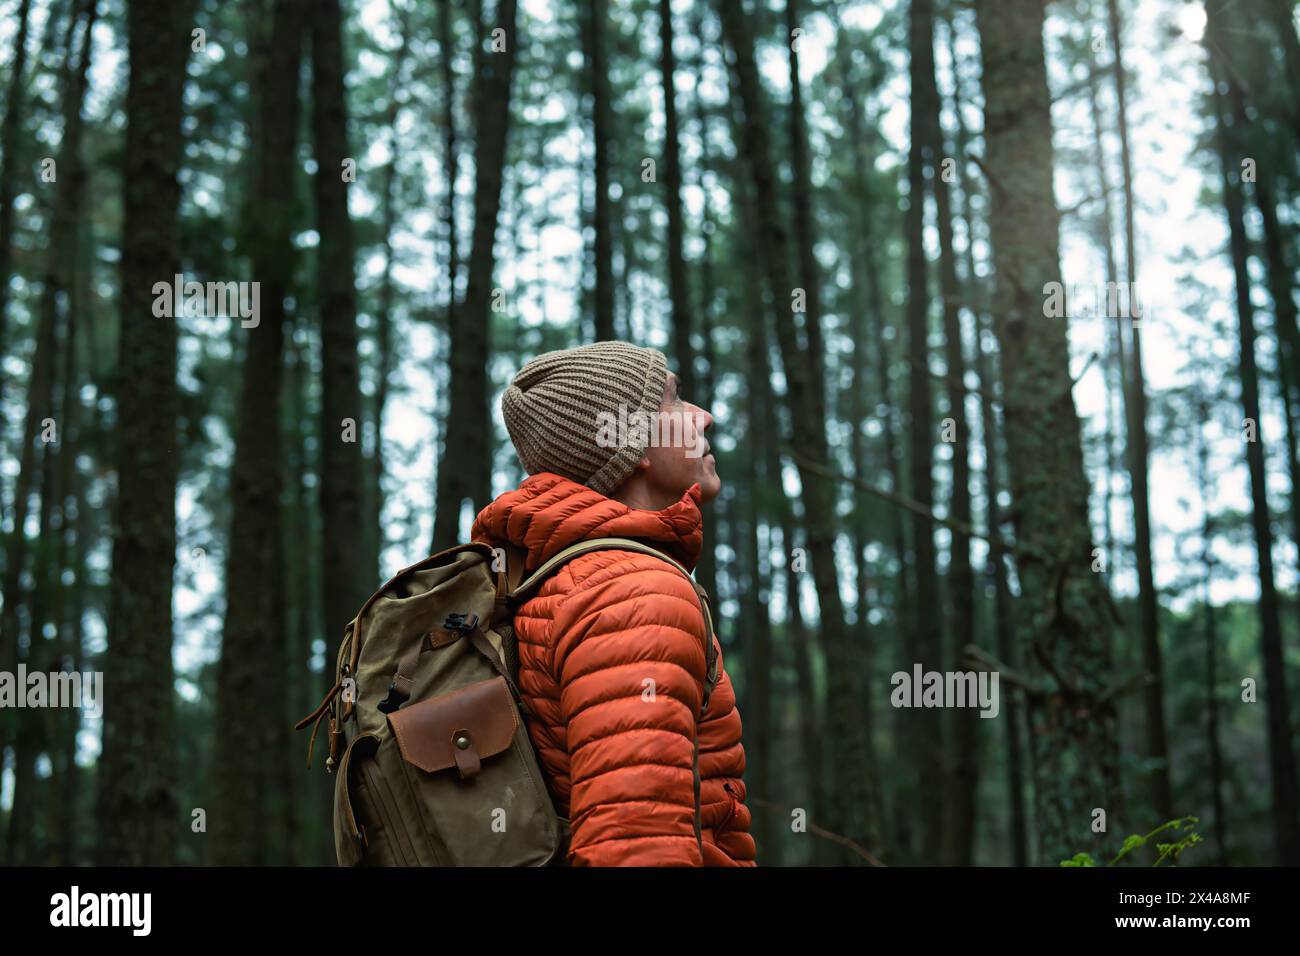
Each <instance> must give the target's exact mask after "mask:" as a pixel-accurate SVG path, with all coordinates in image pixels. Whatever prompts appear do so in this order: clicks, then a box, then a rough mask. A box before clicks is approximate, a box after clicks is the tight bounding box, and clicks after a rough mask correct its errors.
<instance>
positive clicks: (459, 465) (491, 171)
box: [433, 0, 518, 551]
mask: <svg viewBox="0 0 1300 956" xmlns="http://www.w3.org/2000/svg"><path fill="white" fill-rule="evenodd" d="M516 3H517V0H500V3H499V4H498V6H497V23H496V25H495V27H494V28H493V29H495V28H496V27H500V28H501V29H502V30H503V31H504V32H503V34H502V37H501V43H502V44H503V48H502V49H500V50H494V51H487V50H482V51H480V54H479V57H478V62H479V71H478V74H477V75H476V76H475V86H476V89H475V94H474V97H473V99H474V114H475V142H474V171H475V173H474V174H475V180H476V182H475V186H474V236H473V239H472V241H471V246H470V257H469V281H468V283H467V284H466V287H465V300H464V302H462V303H461V304H460V306H458V307H457V308H456V310H455V311H454V312H453V313H452V325H451V405H450V408H449V409H448V413H447V425H446V429H445V430H444V441H443V448H442V456H441V458H440V460H439V465H438V500H437V508H438V513H437V516H436V518H435V519H434V530H433V550H434V551H440V550H442V549H443V548H448V547H451V546H452V545H453V544H455V543H456V540H457V538H458V536H459V533H460V512H461V507H462V505H463V503H464V502H465V501H466V499H469V500H471V501H473V503H474V506H475V507H476V508H482V507H483V506H485V505H486V504H487V501H488V494H489V491H490V489H491V477H492V427H491V418H490V417H489V415H488V404H489V402H488V376H487V366H488V359H489V357H490V345H491V341H490V334H489V333H490V331H491V325H492V315H493V310H492V308H491V305H492V277H493V273H494V272H495V271H496V251H495V242H496V231H497V214H498V212H499V211H500V208H501V182H502V179H503V178H504V175H505V162H506V138H507V134H508V132H509V128H510V79H511V75H512V74H513V73H514V64H515V47H516V45H517V43H518V38H517V37H516V35H515V12H516ZM478 26H481V25H478ZM491 32H492V31H491V30H488V31H486V34H491ZM483 39H484V37H483V36H480V37H479V39H478V43H479V44H480V45H481V44H482V43H483ZM493 42H495V40H494V41H493Z"/></svg>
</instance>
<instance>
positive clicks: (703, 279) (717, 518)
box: [674, 4, 723, 594]
mask: <svg viewBox="0 0 1300 956" xmlns="http://www.w3.org/2000/svg"><path fill="white" fill-rule="evenodd" d="M704 14H705V8H704V5H702V4H699V5H696V7H695V8H694V10H693V20H692V33H693V34H694V35H695V36H697V37H698V36H702V35H703V34H702V32H701V31H702V30H703V21H704ZM703 76H704V48H703V47H702V46H701V48H700V55H699V60H698V63H697V64H696V85H695V90H694V94H693V103H694V106H695V112H696V122H697V123H698V124H699V128H700V132H699V144H700V158H699V162H697V163H696V164H695V165H696V170H697V173H698V176H699V183H700V188H701V192H702V194H703V200H702V203H703V208H702V211H701V220H702V225H701V228H700V238H701V240H702V241H703V244H704V253H703V255H702V256H700V263H699V268H700V283H699V285H700V305H699V312H698V314H699V317H700V319H699V335H700V339H701V344H702V346H703V349H702V355H703V358H704V371H703V372H702V373H701V374H700V375H699V376H698V377H697V382H698V384H697V385H695V386H694V388H695V392H696V394H698V396H699V399H698V400H697V401H696V404H698V405H702V406H703V407H705V408H709V407H711V406H712V403H713V389H714V379H715V374H716V371H717V368H718V357H717V350H716V348H715V347H714V342H713V300H714V292H715V281H714V275H713V251H712V250H713V237H712V232H711V230H712V229H713V228H714V227H715V222H714V217H713V209H712V204H711V202H710V200H709V190H708V189H707V188H706V187H705V186H704V175H705V173H706V172H707V171H708V170H710V169H712V168H713V158H712V155H711V152H710V149H709V141H708V136H709V122H708V117H707V116H706V114H705V108H704V100H703V98H702V97H701V96H700V80H701V78H702V77H703ZM683 229H684V227H683ZM684 287H685V288H686V290H687V294H688V295H689V288H690V284H689V282H685V283H684ZM674 302H676V299H674ZM675 307H676V306H675V305H674V308H675ZM689 310H690V307H689V302H688V303H687V313H688V315H687V321H686V325H687V327H688V328H689V327H690V320H689ZM695 354H696V353H695V350H694V348H692V349H691V358H692V360H694V357H695ZM681 364H682V359H681V358H680V357H679V358H678V365H681ZM701 513H702V515H703V520H704V523H705V527H706V528H713V529H714V531H713V534H712V535H711V540H712V541H713V542H715V543H716V542H717V541H719V540H720V539H721V535H720V532H721V530H722V527H721V526H722V520H723V509H722V504H721V502H719V501H718V500H717V499H715V500H713V501H709V502H705V503H704V504H703V506H702V508H701ZM716 554H717V552H716V548H715V546H714V544H710V543H709V539H706V541H705V546H704V549H703V550H702V551H701V552H700V559H699V561H697V562H696V565H695V579H696V580H697V581H699V582H700V586H701V587H703V588H704V589H705V591H707V592H708V593H709V594H716V593H717V587H718V562H717V557H716Z"/></svg>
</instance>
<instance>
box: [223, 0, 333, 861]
mask: <svg viewBox="0 0 1300 956" xmlns="http://www.w3.org/2000/svg"><path fill="white" fill-rule="evenodd" d="M307 29H308V24H307V0H275V6H274V8H273V10H272V24H271V42H270V49H269V57H268V61H267V65H266V72H265V75H264V76H263V77H262V78H261V81H260V82H259V84H258V88H259V89H260V90H261V93H262V96H261V102H260V104H259V105H258V114H257V123H258V128H259V130H260V138H259V143H260V145H261V151H260V154H259V156H258V158H257V164H256V167H255V177H254V182H253V184H252V194H253V196H254V197H255V208H257V209H258V210H260V215H259V216H258V218H257V228H256V229H255V230H254V232H253V233H252V235H251V237H250V238H251V241H250V249H249V252H250V255H251V259H252V274H253V275H254V276H255V277H257V279H258V281H260V282H261V283H262V290H261V291H262V296H261V301H262V302H263V303H265V308H264V309H263V310H262V311H263V313H264V314H263V315H262V316H261V317H260V321H259V323H258V324H257V325H256V326H251V327H249V328H248V329H247V330H246V332H247V335H246V342H247V345H246V351H245V355H244V378H243V382H242V384H241V386H240V393H239V404H238V410H237V413H236V414H237V425H236V435H235V460H234V463H233V466H232V468H231V473H230V488H231V492H230V496H231V518H230V537H229V544H228V553H227V557H226V615H225V621H224V624H223V627H222V639H221V659H220V662H219V664H218V666H217V706H216V711H217V726H218V727H226V728H229V727H235V726H246V727H257V728H261V730H259V732H258V734H257V736H256V737H254V738H251V739H250V738H249V737H247V736H240V735H237V734H234V733H221V734H218V735H217V744H216V748H215V754H214V758H213V778H214V780H215V781H216V799H215V803H216V812H215V814H213V817H214V818H213V820H212V833H213V839H212V862H213V863H216V864H218V865H222V866H225V865H249V864H261V863H266V862H268V861H269V850H270V845H269V844H270V840H271V839H272V837H273V835H274V834H273V833H272V832H270V829H269V828H270V827H271V823H270V820H269V815H268V814H267V813H266V812H264V810H263V806H264V804H265V801H267V800H268V799H270V797H271V792H272V788H273V786H274V783H273V778H272V777H271V774H272V773H273V770H274V765H273V764H272V763H271V762H270V761H268V759H267V755H268V753H275V752H276V751H274V750H266V749H265V748H269V747H274V746H276V745H277V741H278V740H279V735H278V733H277V728H276V727H275V726H274V724H275V723H276V722H279V721H282V720H283V717H282V714H281V712H280V708H279V706H278V705H279V701H280V700H281V699H282V693H283V691H282V688H281V687H280V686H279V683H278V681H277V680H276V678H275V673H276V670H273V669H272V668H270V667H268V666H267V660H268V658H269V659H270V660H272V661H274V662H276V668H277V669H278V668H279V667H281V666H284V667H287V666H288V662H287V661H286V660H284V655H285V654H286V652H287V649H286V647H285V644H286V636H285V635H286V634H287V633H288V631H287V609H286V607H285V604H284V600H283V594H282V590H281V587H280V585H279V583H278V582H279V579H280V578H281V576H282V575H283V574H284V563H283V560H282V551H283V546H282V543H281V542H282V536H281V527H282V524H281V523H282V515H281V508H280V495H281V487H282V484H283V478H282V475H281V470H280V469H281V460H280V453H279V448H280V434H279V423H280V421H281V417H280V394H281V387H280V383H281V381H282V378H283V367H282V366H283V348H284V324H285V321H286V318H287V315H286V310H285V307H284V302H285V298H286V297H287V296H288V295H289V292H290V290H291V288H292V285H293V272H294V262H295V260H294V256H293V251H292V250H293V246H292V243H291V241H290V238H291V236H292V232H293V228H294V224H295V222H296V204H295V203H294V200H293V197H294V195H295V193H296V190H295V189H294V188H293V185H294V183H295V172H296V170H297V163H296V161H295V154H296V151H297V132H298V117H299V112H300V106H301V104H300V102H299V96H298V77H299V69H300V66H301V62H302V34H303V33H304V31H306V30H307ZM323 453H324V452H323V450H322V454H323ZM345 620H346V619H345ZM276 829H277V830H278V827H277V828H276Z"/></svg>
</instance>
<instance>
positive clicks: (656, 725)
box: [553, 552, 705, 866]
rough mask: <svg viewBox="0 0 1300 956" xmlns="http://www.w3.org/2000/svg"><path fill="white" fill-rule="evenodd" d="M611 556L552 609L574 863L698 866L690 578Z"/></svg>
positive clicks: (694, 614)
mask: <svg viewBox="0 0 1300 956" xmlns="http://www.w3.org/2000/svg"><path fill="white" fill-rule="evenodd" d="M606 555H607V556H608V557H613V558H615V560H614V561H613V562H612V563H609V564H605V565H604V566H602V567H599V568H598V570H595V571H594V572H593V573H591V574H589V575H588V576H587V577H585V578H584V577H582V576H581V574H576V573H575V582H576V583H575V585H574V588H573V590H572V591H571V592H570V593H569V594H568V595H567V596H566V597H565V598H564V600H563V601H562V603H561V604H560V606H559V607H558V608H557V609H556V616H555V618H554V622H553V627H554V629H555V630H554V631H553V636H554V644H553V646H554V649H555V657H554V667H555V673H556V675H557V679H558V683H559V687H560V710H561V715H562V718H563V720H564V724H565V732H566V736H567V746H568V751H569V761H570V777H571V782H572V791H571V795H570V804H569V825H570V828H571V831H572V841H571V844H570V862H571V863H572V865H574V866H703V859H702V855H701V852H700V846H699V844H698V843H697V841H696V835H695V784H694V774H693V770H692V765H693V750H694V744H695V739H696V737H695V735H696V733H697V728H696V717H697V715H698V714H699V709H700V703H701V700H702V697H703V692H704V680H705V660H704V622H703V618H702V617H701V611H700V604H699V600H698V598H697V597H696V595H695V591H694V589H693V588H692V587H691V585H690V583H689V582H688V581H687V580H686V579H685V578H684V577H683V576H682V575H681V574H680V573H678V572H677V571H674V570H673V569H672V568H671V567H668V566H666V565H665V564H664V562H662V561H659V560H658V559H656V558H653V557H649V556H645V555H638V554H633V553H630V552H606Z"/></svg>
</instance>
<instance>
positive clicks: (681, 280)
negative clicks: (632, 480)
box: [659, 0, 706, 404]
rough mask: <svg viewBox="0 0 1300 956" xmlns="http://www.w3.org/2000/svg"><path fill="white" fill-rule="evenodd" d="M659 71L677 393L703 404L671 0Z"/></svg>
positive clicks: (663, 22) (662, 11)
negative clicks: (685, 245) (689, 277)
mask: <svg viewBox="0 0 1300 956" xmlns="http://www.w3.org/2000/svg"><path fill="white" fill-rule="evenodd" d="M659 72H660V74H661V76H662V80H663V87H664V161H663V163H664V191H665V192H664V205H665V207H666V208H667V212H668V250H667V252H668V295H669V298H670V299H671V300H672V329H673V354H674V355H675V356H676V357H677V380H678V391H679V392H680V393H681V394H682V395H685V396H688V398H689V400H690V401H693V402H696V403H697V404H703V403H704V402H705V401H706V399H705V398H704V397H703V396H700V395H698V394H696V388H695V347H694V344H693V343H692V342H691V308H690V297H691V293H690V287H689V285H688V284H687V281H686V256H685V253H684V252H683V251H682V242H683V236H684V232H685V226H684V224H683V220H684V216H683V215H682V169H681V148H680V146H679V145H678V142H677V90H676V87H675V85H674V82H673V78H674V77H675V76H676V75H677V60H676V58H675V57H674V56H673V15H672V2H671V0H659Z"/></svg>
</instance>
